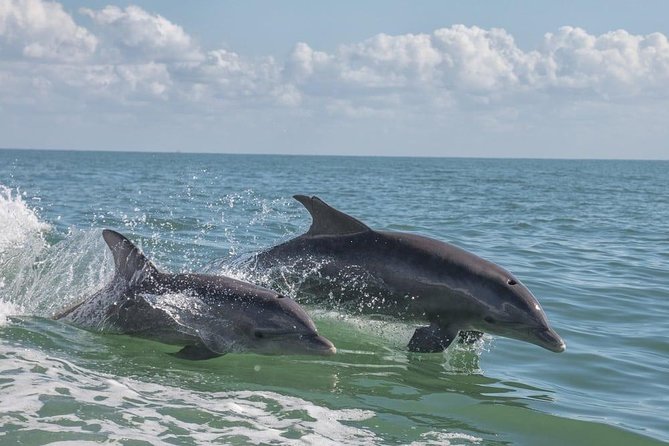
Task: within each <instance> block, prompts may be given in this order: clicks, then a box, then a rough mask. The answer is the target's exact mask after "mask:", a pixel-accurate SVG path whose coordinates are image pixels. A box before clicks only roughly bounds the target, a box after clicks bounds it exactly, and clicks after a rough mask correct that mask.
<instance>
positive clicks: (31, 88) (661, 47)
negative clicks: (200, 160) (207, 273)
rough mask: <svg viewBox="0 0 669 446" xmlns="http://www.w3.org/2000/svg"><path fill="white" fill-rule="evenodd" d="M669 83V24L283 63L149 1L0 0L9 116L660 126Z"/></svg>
mask: <svg viewBox="0 0 669 446" xmlns="http://www.w3.org/2000/svg"><path fill="white" fill-rule="evenodd" d="M77 21H79V22H80V23H77ZM84 25H85V26H84ZM426 31H428V30H426ZM667 92H669V41H668V40H667V37H666V36H665V35H664V34H661V33H653V34H648V35H634V34H631V33H629V32H627V31H625V30H617V31H611V32H608V33H604V34H601V35H593V34H590V33H588V32H587V31H586V30H583V29H580V28H575V27H568V26H567V27H562V28H560V29H558V30H556V31H555V32H552V33H547V34H546V35H545V36H544V38H543V39H542V41H541V42H539V43H538V45H537V46H536V48H535V49H532V50H523V49H521V48H519V47H518V46H517V45H516V43H515V41H514V38H513V36H512V34H511V33H509V32H508V31H506V30H504V29H495V28H493V29H483V28H479V27H476V26H464V25H453V26H450V27H445V28H440V29H437V30H433V31H431V32H426V33H417V34H403V35H389V34H378V35H376V36H373V37H371V38H369V39H366V40H363V41H360V42H357V43H351V44H345V45H340V46H339V47H337V48H335V49H334V50H332V51H321V50H319V49H315V48H312V47H311V46H310V45H309V43H308V42H300V43H297V44H296V45H295V47H294V49H293V50H292V52H290V54H289V55H288V56H287V57H286V59H285V60H275V59H273V58H272V57H265V58H248V57H245V56H244V55H243V54H240V53H238V52H235V51H234V50H232V49H222V48H202V47H201V46H200V45H199V44H198V42H197V41H196V40H195V39H194V38H193V37H192V36H191V35H189V34H188V33H187V32H186V31H185V30H184V29H183V28H182V27H181V26H179V25H178V24H175V23H172V22H170V21H169V20H167V19H166V18H165V17H163V16H161V15H159V14H156V13H153V12H148V11H146V10H144V9H142V8H140V7H137V6H128V7H125V8H121V7H118V6H106V7H105V8H102V9H99V10H94V9H89V8H84V9H81V10H80V15H77V16H76V17H73V16H72V15H70V14H68V13H67V12H66V11H65V10H64V9H63V7H62V5H60V4H59V3H56V2H51V1H45V0H0V109H2V110H3V113H5V112H6V111H10V112H17V113H21V112H23V113H25V114H26V116H29V115H30V113H31V112H34V113H41V114H48V113H53V114H56V113H58V114H59V115H61V117H62V116H64V115H67V114H68V113H70V114H72V115H73V116H74V115H77V116H79V117H81V119H83V120H86V119H94V118H95V117H96V116H99V115H104V114H105V113H118V112H119V111H122V112H123V113H125V114H127V115H129V116H131V115H132V116H136V117H137V118H138V119H146V118H145V117H146V116H153V115H163V116H177V115H179V114H181V113H188V114H189V115H191V116H203V117H207V119H210V118H211V119H213V118H212V117H219V116H228V117H229V116H232V115H235V114H238V115H239V114H241V113H243V112H244V111H245V110H246V111H249V113H258V112H260V111H262V113H264V114H265V117H266V122H270V123H271V122H272V119H273V117H280V118H282V119H283V118H285V117H286V116H288V114H290V113H294V115H292V116H297V117H299V119H301V118H303V117H305V116H311V117H314V116H316V117H318V116H321V117H322V116H326V117H327V118H324V119H330V118H331V117H332V116H336V117H338V118H341V119H342V120H350V121H361V122H363V121H364V122H372V121H373V120H376V121H378V122H385V123H388V125H389V127H390V128H392V127H393V126H396V125H401V123H402V122H405V123H409V122H411V124H407V125H411V126H416V128H419V127H420V125H425V126H427V125H434V126H436V127H434V128H435V129H438V128H439V127H438V126H442V125H447V124H449V125H455V124H453V123H456V122H460V123H461V122H469V121H471V120H476V123H475V124H472V126H473V128H475V129H476V128H483V129H488V130H490V129H492V130H491V131H494V132H504V131H509V129H512V128H522V129H529V128H530V126H531V125H532V122H533V120H535V121H536V120H539V119H540V118H539V117H543V116H551V118H544V119H545V120H547V119H553V120H554V121H564V120H569V119H572V120H573V119H574V118H573V117H574V116H579V113H581V114H583V116H586V115H587V116H589V117H592V116H593V110H596V111H597V113H599V114H601V113H603V112H602V111H603V110H610V109H611V107H612V106H615V107H619V109H616V110H617V111H615V112H614V111H612V112H611V116H626V117H628V116H634V115H635V114H636V113H637V112H639V111H640V113H642V114H643V113H646V116H651V115H652V114H653V112H655V115H654V116H656V117H655V118H654V120H655V121H658V120H660V118H659V117H660V116H664V115H666V114H667V113H666V110H669V104H667V103H666V102H667V99H668V98H669V96H668V94H667ZM658 104H659V105H658ZM632 106H634V107H637V108H634V113H632V112H631V110H632V108H631V107H632ZM147 107H148V108H150V113H145V111H146V109H147ZM625 107H630V108H628V109H626V111H624V110H623V109H624V108H625ZM653 107H655V108H653ZM651 109H652V111H649V110H651ZM663 110H664V111H663ZM593 119H595V118H593ZM596 119H607V118H600V117H597V118H596ZM611 119H613V118H611ZM626 119H627V118H626ZM639 119H641V118H639ZM196 121H197V119H196ZM546 122H547V121H546ZM546 122H542V125H548V124H546ZM416 123H418V124H416ZM203 125H204V124H203ZM477 125H478V127H477ZM386 130H388V129H386ZM386 130H384V131H386ZM434 131H436V130H434ZM655 133H657V130H656V131H655ZM0 143H1V141H0Z"/></svg>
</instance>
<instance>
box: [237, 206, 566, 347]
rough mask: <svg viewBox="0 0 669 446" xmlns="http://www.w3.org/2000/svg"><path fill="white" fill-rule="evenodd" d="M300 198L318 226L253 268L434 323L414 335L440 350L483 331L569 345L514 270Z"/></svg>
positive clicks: (344, 301)
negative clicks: (375, 226)
mask: <svg viewBox="0 0 669 446" xmlns="http://www.w3.org/2000/svg"><path fill="white" fill-rule="evenodd" d="M294 198H295V199H296V200H297V201H299V202H300V203H301V204H302V205H303V206H304V207H305V208H306V209H307V211H309V213H310V214H311V217H312V224H311V227H310V228H309V230H308V231H307V233H305V234H303V235H300V236H298V237H296V238H293V239H291V240H288V241H286V242H285V243H282V244H279V245H277V246H275V247H272V248H269V249H267V250H265V251H262V252H260V253H258V254H256V255H255V256H254V257H253V258H252V259H251V260H250V263H251V266H250V267H251V268H252V269H255V270H256V271H257V272H262V271H266V272H268V274H266V276H269V277H270V278H271V279H272V280H274V278H276V277H279V278H281V279H283V280H287V281H289V282H290V283H289V285H291V286H293V287H297V290H298V296H305V295H307V296H311V298H313V299H319V296H321V297H322V296H327V297H328V299H327V300H329V302H330V304H332V303H333V302H334V306H338V307H340V308H342V307H343V308H344V309H350V310H352V311H358V312H365V313H373V314H376V315H382V316H384V317H388V316H390V317H393V318H400V319H402V320H408V321H416V322H418V323H422V324H426V325H424V326H420V327H419V328H417V329H416V330H415V332H414V334H413V336H412V338H411V340H410V341H409V344H408V349H409V350H410V351H414V352H440V351H443V350H445V349H446V348H447V347H448V346H449V345H450V344H451V343H452V342H453V340H454V339H456V338H457V337H458V335H460V337H461V339H464V340H465V341H466V340H469V341H473V340H475V339H477V338H479V337H480V336H481V335H482V333H483V332H485V333H490V334H494V335H499V336H504V337H508V338H513V339H517V340H520V341H525V342H529V343H532V344H536V345H538V346H541V347H543V348H545V349H548V350H550V351H553V352H562V351H564V349H565V343H564V341H563V340H562V338H560V336H559V335H558V334H557V333H556V332H555V331H554V330H553V329H552V328H551V327H550V325H549V323H548V319H547V317H546V314H545V313H544V311H543V310H542V308H541V305H539V302H538V301H537V299H536V298H535V297H534V296H533V295H532V293H531V292H530V290H529V289H527V287H526V286H525V285H523V284H522V283H521V281H520V280H519V279H518V278H516V277H515V276H514V275H513V274H511V273H510V272H509V271H507V270H506V269H504V268H502V267H500V266H498V265H496V264H494V263H492V262H490V261H488V260H485V259H482V258H481V257H478V256H476V255H474V254H472V253H470V252H467V251H465V250H463V249H461V248H458V247H457V246H454V245H451V244H449V243H445V242H442V241H439V240H435V239H432V238H429V237H425V236H421V235H417V234H411V233H405V232H394V231H377V230H373V229H371V228H369V227H368V226H367V225H365V224H364V223H362V222H361V221H359V220H357V219H355V218H353V217H351V216H350V215H346V214H345V213H343V212H341V211H338V210H337V209H335V208H333V207H331V206H329V205H328V204H326V203H325V202H324V201H322V200H321V199H319V198H318V197H315V196H314V197H307V196H305V195H295V196H294ZM287 265H288V266H287ZM287 268H288V269H290V270H292V272H293V275H292V276H291V275H290V274H286V269H287ZM273 272H276V273H277V274H273ZM352 289H353V290H352Z"/></svg>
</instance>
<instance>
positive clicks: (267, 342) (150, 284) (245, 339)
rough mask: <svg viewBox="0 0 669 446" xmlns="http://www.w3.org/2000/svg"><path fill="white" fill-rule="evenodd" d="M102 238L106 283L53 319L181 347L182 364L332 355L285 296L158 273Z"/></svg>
mask: <svg viewBox="0 0 669 446" xmlns="http://www.w3.org/2000/svg"><path fill="white" fill-rule="evenodd" d="M103 237H104V240H105V242H107V245H108V246H109V248H110V249H111V251H112V253H113V256H114V263H115V267H116V274H115V276H114V278H113V280H112V281H111V283H110V284H108V285H107V286H106V287H105V288H104V289H102V290H100V291H98V292H97V293H95V294H94V295H93V296H91V297H90V298H88V299H86V300H85V301H84V302H82V303H80V304H78V305H76V306H75V307H73V308H71V309H69V310H67V311H65V312H63V313H61V314H59V315H57V316H55V319H60V320H63V321H66V322H69V323H72V324H74V325H77V326H81V327H84V328H91V329H98V330H102V331H105V332H111V333H118V334H127V335H133V336H138V337H143V338H148V339H152V340H156V341H159V342H163V343H166V344H174V345H179V346H183V349H182V350H180V351H179V352H178V353H176V354H175V356H177V357H180V358H184V359H193V360H197V359H209V358H214V357H216V356H221V355H224V354H226V353H228V352H232V351H251V352H255V353H262V354H316V355H331V354H333V353H335V351H336V350H335V347H334V346H333V344H332V343H331V342H330V341H329V340H327V339H325V338H324V337H322V336H319V335H318V333H317V331H316V327H315V326H314V323H313V321H312V320H311V318H309V316H308V315H307V314H306V313H305V311H304V310H303V309H302V307H300V306H299V305H298V304H297V303H296V302H295V301H293V300H292V299H290V298H288V297H284V296H282V295H280V294H278V293H276V292H274V291H272V290H269V289H266V288H262V287H259V286H256V285H253V284H250V283H246V282H242V281H239V280H235V279H231V278H228V277H224V276H211V275H203V274H166V273H161V272H159V271H158V270H157V269H156V268H155V267H154V266H153V264H152V263H151V262H150V261H149V260H148V259H147V258H146V257H145V256H144V255H143V254H142V253H141V251H140V250H139V249H138V248H137V247H136V246H134V245H133V244H132V242H130V240H128V239H127V238H125V237H124V236H122V235H121V234H119V233H118V232H115V231H111V230H104V231H103Z"/></svg>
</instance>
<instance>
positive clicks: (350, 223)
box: [293, 195, 371, 236]
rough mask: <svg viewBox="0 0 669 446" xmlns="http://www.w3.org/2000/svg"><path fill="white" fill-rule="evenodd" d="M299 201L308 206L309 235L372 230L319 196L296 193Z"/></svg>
mask: <svg viewBox="0 0 669 446" xmlns="http://www.w3.org/2000/svg"><path fill="white" fill-rule="evenodd" d="M293 198H295V199H296V200H297V201H299V202H300V203H302V205H303V206H304V207H305V208H307V211H309V213H310V214H311V218H312V220H313V221H312V222H311V227H310V228H309V231H308V232H307V235H311V236H317V235H344V234H358V233H360V232H366V231H371V229H370V228H369V226H367V225H366V224H364V223H362V222H361V221H359V220H357V219H355V218H353V217H351V216H350V215H346V214H344V213H343V212H341V211H338V210H337V209H335V208H333V207H332V206H330V205H328V204H327V203H326V202H324V201H323V200H321V199H320V198H318V197H307V196H306V195H294V196H293Z"/></svg>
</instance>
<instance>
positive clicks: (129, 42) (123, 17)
mask: <svg viewBox="0 0 669 446" xmlns="http://www.w3.org/2000/svg"><path fill="white" fill-rule="evenodd" d="M80 12H81V13H82V14H83V15H85V16H88V17H90V18H91V19H92V20H93V22H94V23H95V24H96V25H97V29H98V31H99V32H100V34H101V35H103V36H104V37H105V39H106V43H107V44H108V45H109V46H110V47H116V48H118V49H119V52H120V54H119V55H118V56H119V57H122V58H124V59H133V60H142V61H158V62H163V61H198V60H202V58H203V55H202V53H201V52H200V49H199V48H198V46H197V45H196V43H195V42H194V41H193V38H192V37H191V36H189V35H188V34H187V33H186V32H185V31H184V30H183V28H181V27H180V26H179V25H176V24H174V23H172V22H170V21H169V20H167V19H166V18H164V17H162V16H160V15H158V14H151V13H149V12H147V11H145V10H143V9H142V8H139V7H137V6H128V7H127V8H125V9H122V8H119V7H118V6H107V7H105V8H104V9H102V10H100V11H94V10H92V9H88V8H82V9H81V11H80Z"/></svg>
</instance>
